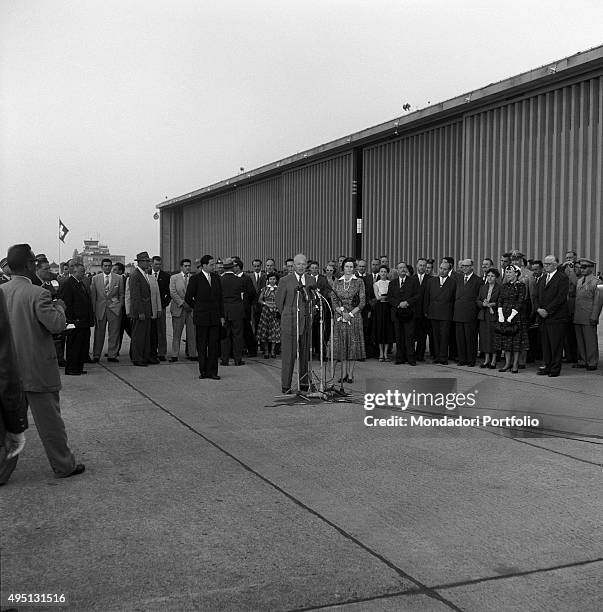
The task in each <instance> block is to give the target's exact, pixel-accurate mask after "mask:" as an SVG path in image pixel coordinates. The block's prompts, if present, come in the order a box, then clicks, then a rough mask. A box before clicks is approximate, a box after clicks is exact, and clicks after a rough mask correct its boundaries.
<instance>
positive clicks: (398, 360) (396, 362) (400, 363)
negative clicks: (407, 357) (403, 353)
mask: <svg viewBox="0 0 603 612" xmlns="http://www.w3.org/2000/svg"><path fill="white" fill-rule="evenodd" d="M403 363H404V362H403V361H400V359H396V361H395V365H402V364H403Z"/></svg>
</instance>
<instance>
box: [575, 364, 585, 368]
mask: <svg viewBox="0 0 603 612" xmlns="http://www.w3.org/2000/svg"><path fill="white" fill-rule="evenodd" d="M585 367H586V364H585V363H575V364H574V365H573V366H572V368H585Z"/></svg>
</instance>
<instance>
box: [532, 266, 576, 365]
mask: <svg viewBox="0 0 603 612" xmlns="http://www.w3.org/2000/svg"><path fill="white" fill-rule="evenodd" d="M543 263H544V271H545V274H544V275H543V276H544V278H541V279H540V281H539V282H538V284H537V285H536V300H535V302H536V312H537V313H538V315H539V317H540V339H541V342H542V358H543V361H544V366H543V367H542V368H540V369H539V370H538V372H537V374H538V375H540V376H544V375H548V376H559V374H560V373H561V358H562V355H563V340H564V338H565V334H566V331H567V324H568V321H569V308H568V305H567V296H568V293H569V279H568V277H567V276H566V275H565V274H564V273H563V271H562V270H558V269H557V266H558V263H559V260H558V259H557V257H555V255H547V256H546V257H545V258H544V261H543Z"/></svg>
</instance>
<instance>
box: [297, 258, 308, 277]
mask: <svg viewBox="0 0 603 612" xmlns="http://www.w3.org/2000/svg"><path fill="white" fill-rule="evenodd" d="M307 264H308V260H307V259H306V256H305V255H304V254H303V253H298V254H297V255H296V256H295V257H294V258H293V266H294V268H295V271H296V272H297V273H298V274H303V273H304V272H305V271H306V266H307Z"/></svg>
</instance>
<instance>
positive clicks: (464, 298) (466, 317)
mask: <svg viewBox="0 0 603 612" xmlns="http://www.w3.org/2000/svg"><path fill="white" fill-rule="evenodd" d="M481 285H482V279H481V278H479V276H476V275H475V273H473V274H472V275H471V278H470V279H469V280H468V281H467V282H465V275H464V274H459V275H458V276H457V277H456V287H455V294H454V313H453V316H452V320H453V321H456V322H457V323H470V322H471V321H475V320H476V319H477V313H478V311H479V310H478V307H477V298H478V296H479V288H480V287H481Z"/></svg>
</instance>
